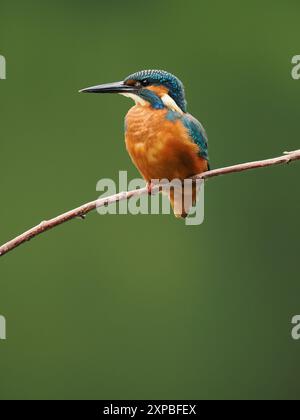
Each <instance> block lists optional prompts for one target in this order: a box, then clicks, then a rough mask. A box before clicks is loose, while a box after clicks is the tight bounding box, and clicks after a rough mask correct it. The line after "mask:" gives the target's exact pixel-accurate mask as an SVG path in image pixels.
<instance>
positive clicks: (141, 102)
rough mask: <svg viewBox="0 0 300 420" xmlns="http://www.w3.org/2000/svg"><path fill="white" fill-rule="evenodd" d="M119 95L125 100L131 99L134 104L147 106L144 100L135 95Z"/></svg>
mask: <svg viewBox="0 0 300 420" xmlns="http://www.w3.org/2000/svg"><path fill="white" fill-rule="evenodd" d="M120 95H122V96H126V98H130V99H133V100H134V102H135V103H136V104H139V105H142V106H145V105H147V102H146V101H144V99H142V98H140V97H139V96H138V95H135V94H134V93H120Z"/></svg>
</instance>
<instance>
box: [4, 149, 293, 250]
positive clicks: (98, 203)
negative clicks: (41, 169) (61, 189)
mask: <svg viewBox="0 0 300 420" xmlns="http://www.w3.org/2000/svg"><path fill="white" fill-rule="evenodd" d="M294 160H300V149H299V150H295V151H293V152H285V153H284V155H283V156H279V157H277V158H273V159H266V160H260V161H256V162H248V163H241V164H239V165H234V166H227V167H225V168H220V169H214V170H211V171H207V172H203V173H202V174H199V175H195V176H194V177H193V179H208V178H212V177H215V176H219V175H226V174H231V173H235V172H243V171H248V170H250V169H256V168H265V167H267V166H273V165H281V164H285V163H290V162H292V161H294ZM158 191H159V188H158V187H154V189H153V191H152V192H153V193H154V194H155V193H157V192H158ZM147 193H148V190H147V188H146V187H145V188H141V189H136V190H132V191H126V192H120V193H118V194H115V195H112V196H110V197H105V198H101V199H98V200H95V201H91V202H90V203H87V204H84V205H82V206H80V207H77V208H76V209H74V210H70V211H68V212H66V213H64V214H61V215H60V216H57V217H55V218H54V219H51V220H45V221H43V222H41V223H40V224H39V225H37V226H35V227H33V228H32V229H29V230H28V231H26V232H24V233H22V235H20V236H17V237H16V238H14V239H12V240H11V241H9V242H7V243H6V244H4V245H2V246H1V247H0V256H3V255H5V254H7V253H8V252H9V251H12V250H13V249H14V248H17V247H18V246H19V245H21V244H23V243H25V242H27V241H29V240H30V239H32V238H34V237H36V236H38V235H40V234H41V233H43V232H46V231H47V230H50V229H53V228H54V227H56V226H59V225H61V224H63V223H65V222H68V221H69V220H72V219H75V218H77V217H80V218H84V217H85V215H86V214H88V213H90V212H91V211H93V210H95V209H96V208H99V207H102V206H108V205H109V204H112V203H116V202H118V201H122V200H128V199H129V198H130V197H133V196H135V197H137V196H141V195H144V194H147Z"/></svg>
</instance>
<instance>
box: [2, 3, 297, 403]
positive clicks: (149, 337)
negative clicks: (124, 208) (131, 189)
mask: <svg viewBox="0 0 300 420" xmlns="http://www.w3.org/2000/svg"><path fill="white" fill-rule="evenodd" d="M0 9H1V12H0V42H1V43H0V54H2V55H4V56H5V57H6V60H7V80H1V81H0V101H1V105H0V106H1V125H0V135H1V154H0V167H1V179H0V185H1V206H0V220H1V222H0V242H1V243H4V242H6V241H7V240H9V239H11V238H12V237H13V236H15V235H17V234H19V233H21V232H23V231H24V230H25V229H27V228H29V227H31V226H33V225H35V224H37V223H39V222H40V221H41V220H44V219H47V218H50V217H53V216H55V215H57V214H59V213H61V212H63V211H65V210H68V209H71V208H73V207H75V206H77V205H80V204H82V203H84V202H86V201H89V200H92V199H94V198H96V197H97V196H98V195H99V193H97V192H96V182H97V181H98V180H99V179H100V178H104V177H105V178H107V177H109V178H112V179H116V180H117V179H118V171H119V170H128V174H129V175H128V176H129V178H134V177H137V176H138V173H137V171H136V169H135V168H134V167H133V165H132V163H131V161H130V159H129V157H128V155H127V153H126V150H125V146H124V140H123V118H124V115H125V113H126V112H127V110H128V108H129V107H130V106H131V103H130V101H129V100H127V99H125V98H121V97H116V96H113V95H111V96H109V95H108V96H105V97H104V96H100V95H82V96H81V95H79V94H78V93H77V91H78V89H80V88H83V87H86V86H89V85H93V84H98V83H103V82H109V81H115V80H120V79H122V78H123V77H125V76H126V75H127V74H129V73H131V72H134V71H136V70H141V69H146V68H162V69H166V70H168V71H171V72H173V73H175V74H176V75H178V76H179V77H180V78H181V79H182V80H183V81H184V83H185V86H186V92H187V99H188V104H189V111H190V112H191V113H193V114H194V115H195V116H196V117H197V118H199V119H200V120H201V121H202V123H203V124H204V126H205V127H206V129H207V131H208V135H209V141H210V144H209V146H210V157H211V162H212V166H213V167H214V168H217V167H220V166H225V165H229V164H234V163H240V162H244V161H251V160H256V159H263V158H267V157H273V156H277V155H280V154H281V153H282V152H283V151H284V150H294V149H298V148H299V146H300V139H299V137H300V130H299V105H300V102H299V93H300V81H295V80H293V79H292V78H291V69H292V65H291V58H292V56H294V55H296V54H300V46H299V13H300V4H299V2H298V1H296V0H295V1H292V0H290V1H257V0H256V1H252V2H251V3H250V2H240V1H226V2H224V1H214V2H212V1H211V0H205V1H202V0H201V1H199V0H190V1H186V2H182V1H180V0H172V1H169V0H167V1H166V0H165V1H156V0H153V1H151V2H146V1H143V0H140V1H137V0H130V1H121V0H110V1H96V0H94V1H92V0H89V1H86V0H85V1H83V0H73V1H71V0H64V1H58V0H51V1H50V0H48V1H46V0H44V1H37V0H27V1H26V2H24V1H21V0H19V1H15V0H9V1H8V0H0ZM299 174H300V165H299V164H298V163H295V164H292V165H290V166H286V167H283V166H282V167H273V168H269V169H262V170H257V171H253V172H247V173H243V174H236V175H227V176H224V177H221V178H215V179H212V180H210V181H209V182H208V183H207V185H206V196H205V198H206V209H205V210H206V214H205V217H206V219H205V223H204V224H203V225H201V226H191V227H186V226H185V225H184V223H182V222H180V221H178V220H176V219H175V218H174V217H173V216H168V215H161V216H155V215H152V216H151V215H149V216H142V215H141V216H130V215H127V216H113V215H109V216H99V215H98V214H96V213H95V214H91V215H90V216H89V217H88V218H87V219H86V221H84V222H83V221H80V220H75V221H73V222H71V223H69V224H66V225H63V226H61V227H59V228H57V229H55V230H53V231H51V232H48V233H46V234H44V235H42V236H40V237H39V238H37V239H35V240H33V241H32V242H30V243H28V244H26V245H25V246H23V247H21V248H19V249H17V250H15V251H14V252H12V253H10V254H8V255H7V256H5V257H3V258H2V259H1V261H0V314H2V315H5V316H6V318H7V335H8V339H7V340H6V341H0V398H1V399H19V398H21V399H149V398H153V399H163V398H167V399H204V398H208V399H215V398H221V399H229V398H235V399H240V398H251V399H252V398H271V399H275V398H280V399H281V398H282V399H286V398H298V397H299V388H300V375H299V374H300V370H299V362H300V342H296V341H293V340H292V339H291V318H292V316H293V315H295V314H298V313H300V284H299V227H300V222H299V210H300V200H299Z"/></svg>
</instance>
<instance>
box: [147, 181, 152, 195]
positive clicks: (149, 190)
mask: <svg viewBox="0 0 300 420" xmlns="http://www.w3.org/2000/svg"><path fill="white" fill-rule="evenodd" d="M153 187H154V184H153V182H152V181H148V182H147V191H148V194H149V195H152V189H153Z"/></svg>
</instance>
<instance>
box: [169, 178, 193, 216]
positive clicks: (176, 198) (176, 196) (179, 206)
mask: <svg viewBox="0 0 300 420" xmlns="http://www.w3.org/2000/svg"><path fill="white" fill-rule="evenodd" d="M198 191H199V185H197V184H196V183H195V182H193V184H192V185H189V186H187V187H184V186H183V185H182V188H180V189H179V188H177V189H176V187H174V188H172V189H171V190H170V193H169V200H170V203H171V206H172V208H173V212H174V215H175V217H177V218H180V217H181V218H184V219H185V218H186V217H187V216H188V214H189V212H190V210H191V208H192V207H193V206H194V205H195V204H196V200H197V194H198Z"/></svg>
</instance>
